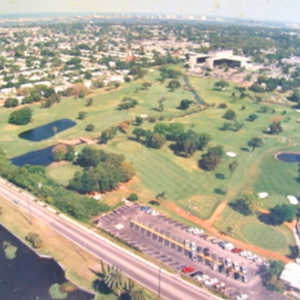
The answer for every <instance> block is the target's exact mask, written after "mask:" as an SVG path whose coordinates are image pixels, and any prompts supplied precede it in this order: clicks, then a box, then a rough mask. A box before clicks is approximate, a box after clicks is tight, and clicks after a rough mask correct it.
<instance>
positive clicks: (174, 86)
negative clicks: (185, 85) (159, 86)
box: [167, 79, 180, 91]
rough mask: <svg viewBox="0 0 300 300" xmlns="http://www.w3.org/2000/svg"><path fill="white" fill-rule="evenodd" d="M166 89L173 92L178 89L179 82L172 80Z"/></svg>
mask: <svg viewBox="0 0 300 300" xmlns="http://www.w3.org/2000/svg"><path fill="white" fill-rule="evenodd" d="M167 87H168V89H170V91H174V90H175V89H178V88H179V87H180V82H179V81H178V80H176V79H172V80H171V81H170V82H169V83H168V86H167Z"/></svg>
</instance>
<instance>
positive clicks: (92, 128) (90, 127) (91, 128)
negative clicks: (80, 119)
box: [85, 124, 95, 131]
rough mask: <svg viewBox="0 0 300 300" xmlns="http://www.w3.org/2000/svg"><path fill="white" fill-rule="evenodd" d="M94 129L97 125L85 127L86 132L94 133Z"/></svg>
mask: <svg viewBox="0 0 300 300" xmlns="http://www.w3.org/2000/svg"><path fill="white" fill-rule="evenodd" d="M94 129H95V125H94V124H88V125H86V127H85V130H86V131H94Z"/></svg>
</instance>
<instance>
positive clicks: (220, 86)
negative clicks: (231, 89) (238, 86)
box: [214, 80, 229, 91]
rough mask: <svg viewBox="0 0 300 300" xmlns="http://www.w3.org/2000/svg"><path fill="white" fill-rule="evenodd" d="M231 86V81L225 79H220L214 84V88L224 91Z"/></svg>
mask: <svg viewBox="0 0 300 300" xmlns="http://www.w3.org/2000/svg"><path fill="white" fill-rule="evenodd" d="M228 86H229V83H228V82H226V81H224V80H220V81H217V82H216V83H215V84H214V89H215V90H216V91H223V90H224V89H225V88H226V87H228Z"/></svg>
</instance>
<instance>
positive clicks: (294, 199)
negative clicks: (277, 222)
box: [286, 195, 299, 205]
mask: <svg viewBox="0 0 300 300" xmlns="http://www.w3.org/2000/svg"><path fill="white" fill-rule="evenodd" d="M286 198H287V199H288V200H289V202H290V203H291V204H293V205H297V204H298V203H299V201H298V199H297V197H296V196H293V195H288V196H287V197H286Z"/></svg>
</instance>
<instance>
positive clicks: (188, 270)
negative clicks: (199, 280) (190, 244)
mask: <svg viewBox="0 0 300 300" xmlns="http://www.w3.org/2000/svg"><path fill="white" fill-rule="evenodd" d="M181 271H182V272H183V273H190V272H193V271H195V268H194V267H184V268H182V270H181Z"/></svg>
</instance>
